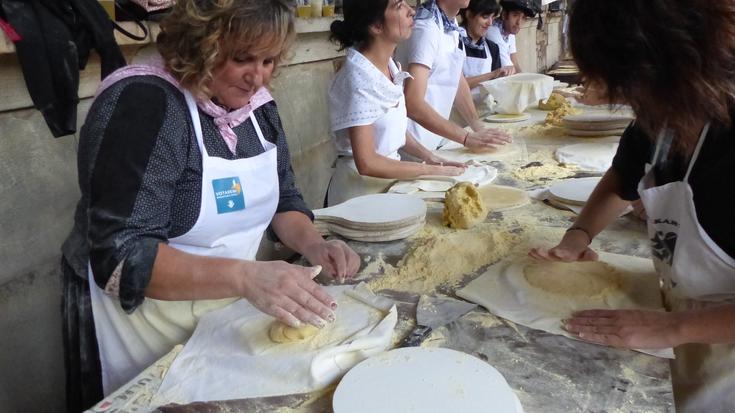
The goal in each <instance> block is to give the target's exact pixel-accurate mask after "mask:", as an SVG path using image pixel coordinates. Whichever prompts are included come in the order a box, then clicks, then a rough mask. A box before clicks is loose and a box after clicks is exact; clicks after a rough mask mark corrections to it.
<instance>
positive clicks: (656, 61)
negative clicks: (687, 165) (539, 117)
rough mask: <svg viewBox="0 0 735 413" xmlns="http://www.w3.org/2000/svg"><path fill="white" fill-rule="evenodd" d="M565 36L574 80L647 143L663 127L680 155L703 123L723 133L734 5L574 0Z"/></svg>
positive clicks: (733, 70)
mask: <svg viewBox="0 0 735 413" xmlns="http://www.w3.org/2000/svg"><path fill="white" fill-rule="evenodd" d="M569 33H570V43H571V49H572V53H573V55H574V58H575V60H576V62H577V65H578V66H579V69H580V72H581V74H582V75H583V76H584V77H585V78H586V79H587V80H589V81H591V82H594V83H598V84H601V85H603V86H605V87H606V88H607V93H608V98H609V100H610V102H611V103H612V102H621V101H622V102H626V103H628V104H630V105H631V106H632V107H633V110H634V111H635V113H636V116H637V124H638V125H639V126H641V127H642V128H643V130H644V131H645V132H646V133H647V134H648V135H649V136H650V137H651V138H654V137H655V136H657V134H658V132H659V131H660V130H661V129H662V128H663V127H664V126H666V127H667V128H669V129H670V130H672V132H673V133H674V134H675V136H677V144H676V146H677V147H678V148H679V149H682V150H686V149H687V148H690V147H691V146H692V144H693V143H694V142H696V139H697V137H698V134H699V130H698V129H697V128H698V127H701V125H702V124H703V123H704V122H706V121H708V120H712V121H715V122H719V123H721V124H724V125H730V123H731V121H732V120H731V119H730V112H731V109H732V108H733V106H732V103H733V96H735V1H734V0H714V1H713V0H576V2H575V4H574V6H573V8H572V11H571V17H570V24H569Z"/></svg>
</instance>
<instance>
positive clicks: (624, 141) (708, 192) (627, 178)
mask: <svg viewBox="0 0 735 413" xmlns="http://www.w3.org/2000/svg"><path fill="white" fill-rule="evenodd" d="M733 115H734V116H735V114H733ZM655 149H656V145H655V139H651V138H649V137H648V136H647V135H646V134H645V133H644V132H643V131H642V130H641V129H640V128H638V127H636V125H635V124H633V125H631V126H630V127H629V128H628V129H627V130H626V131H625V133H624V134H623V137H622V138H621V139H620V146H619V147H618V152H617V154H616V155H615V158H614V159H613V165H612V168H613V170H614V171H615V172H616V173H617V175H618V177H619V178H620V182H621V193H620V196H621V197H622V198H623V199H626V200H629V201H632V200H636V199H638V198H639V195H638V182H639V181H640V180H641V178H643V175H644V168H645V164H646V163H650V162H651V159H652V158H653V154H654V152H655ZM662 150H663V148H662ZM661 155H662V156H661V157H660V159H659V162H657V164H656V166H655V167H654V174H655V178H656V185H665V184H667V183H669V182H675V181H681V180H682V179H684V175H685V174H686V170H687V167H688V165H689V159H688V156H684V155H683V154H681V153H678V152H676V151H675V150H674V149H670V150H668V151H666V152H665V153H662V154H661ZM733 178H735V125H733V126H730V127H726V126H723V125H716V124H714V123H713V124H712V126H711V127H710V130H709V132H708V134H707V136H706V138H705V141H704V144H703V146H702V149H701V151H700V153H699V156H698V158H697V159H696V162H695V163H694V167H693V169H692V173H691V175H690V176H689V185H690V186H691V188H692V192H693V193H694V207H695V209H696V211H697V219H698V220H699V223H700V225H701V226H702V228H704V230H705V231H706V232H707V234H708V235H709V236H710V237H711V238H712V240H713V241H715V243H717V245H718V246H719V247H720V248H722V249H723V250H724V251H725V252H727V254H729V255H730V256H731V257H735V220H733V219H732V218H731V217H730V212H731V210H730V209H731V208H735V183H734V182H733V181H731V179H733Z"/></svg>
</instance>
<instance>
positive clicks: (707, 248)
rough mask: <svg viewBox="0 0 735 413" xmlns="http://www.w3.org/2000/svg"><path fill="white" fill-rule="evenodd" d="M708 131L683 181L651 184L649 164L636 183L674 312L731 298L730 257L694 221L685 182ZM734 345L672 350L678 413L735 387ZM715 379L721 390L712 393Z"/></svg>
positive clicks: (734, 267) (714, 401) (734, 280)
mask: <svg viewBox="0 0 735 413" xmlns="http://www.w3.org/2000/svg"><path fill="white" fill-rule="evenodd" d="M708 130H709V124H707V125H706V126H705V127H704V129H703V130H702V134H701V136H700V138H699V142H698V143H697V146H696V148H695V150H694V153H693V154H692V158H691V161H690V162H689V166H688V169H687V172H686V175H685V176H684V179H683V180H682V181H678V182H670V183H668V184H665V185H661V186H656V185H655V178H654V171H653V168H652V167H651V166H650V165H646V169H647V171H646V175H645V176H644V177H643V179H642V180H641V182H640V184H639V185H638V193H639V194H640V197H641V201H642V202H643V205H644V206H645V208H646V213H647V215H648V235H649V238H650V239H651V242H652V244H653V245H652V247H653V261H654V265H655V266H656V270H657V271H658V273H659V274H660V275H661V277H662V279H663V283H664V294H665V296H666V299H667V303H668V305H669V307H670V309H671V310H673V311H677V310H679V311H681V310H690V309H697V308H703V307H707V306H711V305H717V304H722V303H726V302H730V301H732V300H733V299H735V259H733V258H732V257H730V256H729V255H728V254H727V253H726V252H725V251H723V250H722V248H720V247H719V246H718V245H717V244H716V243H715V242H714V241H713V240H712V238H710V236H709V235H708V234H707V233H706V232H705V230H704V228H702V226H701V225H700V224H699V221H698V220H697V212H696V210H695V205H694V197H693V193H692V188H691V187H690V186H689V176H690V174H691V172H692V168H693V166H694V164H695V162H696V160H697V157H698V156H699V152H700V150H701V148H702V145H703V143H704V140H705V138H706V135H707V132H708ZM664 135H665V134H664V133H662V134H661V136H660V137H659V141H658V144H657V145H656V152H655V154H654V158H653V164H655V163H656V162H657V160H658V159H659V158H660V157H661V156H663V154H661V153H660V152H661V148H662V146H663V141H664ZM734 349H735V346H733V345H727V344H720V345H706V344H686V345H683V346H679V347H677V348H676V349H675V353H676V360H674V361H673V362H672V380H673V384H674V394H675V398H676V403H677V411H712V412H715V411H720V410H718V408H717V406H718V405H719V403H722V401H723V400H727V399H726V398H727V397H732V391H734V390H735V350H734ZM714 383H717V384H718V385H719V386H720V388H722V389H724V391H723V392H714V393H713V392H712V391H711V389H712V388H714V386H711V385H712V384H714ZM723 383H724V385H723ZM723 398H724V399H723ZM687 406H689V407H687ZM693 406H696V407H693ZM702 409H704V410H702Z"/></svg>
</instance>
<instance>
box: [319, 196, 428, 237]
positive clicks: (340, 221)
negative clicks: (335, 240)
mask: <svg viewBox="0 0 735 413" xmlns="http://www.w3.org/2000/svg"><path fill="white" fill-rule="evenodd" d="M313 212H314V217H315V219H314V225H315V226H316V227H317V230H318V231H319V232H321V233H322V234H325V235H326V234H329V233H334V234H338V235H341V236H343V237H345V238H348V239H352V240H355V241H363V242H382V241H394V240H398V239H403V238H407V237H410V236H411V235H413V234H415V233H416V232H418V231H419V230H420V229H421V228H422V227H423V226H424V223H425V222H426V203H425V202H424V201H423V200H421V199H419V198H416V197H413V196H411V195H405V194H371V195H363V196H359V197H357V198H353V199H350V200H348V201H345V202H343V203H341V204H338V205H335V206H332V207H329V208H323V209H317V210H314V211H313Z"/></svg>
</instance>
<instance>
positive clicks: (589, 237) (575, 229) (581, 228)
mask: <svg viewBox="0 0 735 413" xmlns="http://www.w3.org/2000/svg"><path fill="white" fill-rule="evenodd" d="M569 231H582V232H584V233H585V234H586V235H587V238H588V239H589V240H590V242H589V243H588V244H587V245H589V244H592V235H591V234H590V232H589V231H588V230H587V228H584V227H580V226H579V225H574V226H571V227H569V228H567V230H566V231H565V232H569Z"/></svg>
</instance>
